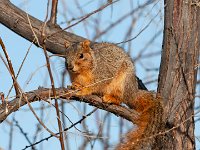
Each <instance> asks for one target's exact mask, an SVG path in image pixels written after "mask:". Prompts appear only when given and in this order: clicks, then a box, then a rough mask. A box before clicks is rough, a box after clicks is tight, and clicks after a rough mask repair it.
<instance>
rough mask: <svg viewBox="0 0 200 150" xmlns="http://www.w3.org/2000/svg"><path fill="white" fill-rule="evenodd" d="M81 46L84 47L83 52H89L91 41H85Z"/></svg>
mask: <svg viewBox="0 0 200 150" xmlns="http://www.w3.org/2000/svg"><path fill="white" fill-rule="evenodd" d="M81 46H82V48H83V50H84V51H85V52H89V51H90V41H89V40H85V41H83V42H82V44H81Z"/></svg>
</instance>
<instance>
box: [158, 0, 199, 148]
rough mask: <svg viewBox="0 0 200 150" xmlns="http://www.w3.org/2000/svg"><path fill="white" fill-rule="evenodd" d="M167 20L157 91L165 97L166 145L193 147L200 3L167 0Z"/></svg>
mask: <svg viewBox="0 0 200 150" xmlns="http://www.w3.org/2000/svg"><path fill="white" fill-rule="evenodd" d="M164 21H165V26H164V38H163V50H162V60H161V65H160V74H159V87H158V92H159V93H160V94H161V96H162V97H163V98H164V103H165V116H164V117H165V118H164V119H165V120H166V125H167V127H168V128H167V129H169V130H168V131H167V135H168V136H167V137H166V139H165V147H166V148H165V149H179V150H180V149H184V150H186V149H187V150H191V149H195V137H194V95H195V84H196V78H197V66H196V65H197V64H198V57H199V49H200V33H199V32H200V7H199V4H197V3H195V2H192V1H191V0H190V1H189V0H186V1H183V0H165V20H164ZM167 129H166V130H167ZM162 144H164V143H162Z"/></svg>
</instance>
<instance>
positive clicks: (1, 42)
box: [0, 37, 20, 96]
mask: <svg viewBox="0 0 200 150" xmlns="http://www.w3.org/2000/svg"><path fill="white" fill-rule="evenodd" d="M0 45H1V47H2V49H3V52H4V55H5V56H6V60H7V63H8V67H9V70H10V73H11V77H12V80H13V85H14V87H15V93H16V96H18V95H19V94H20V92H19V89H18V85H17V83H16V82H15V72H14V69H13V66H12V63H11V60H10V57H9V55H8V52H7V51H6V47H5V45H4V43H3V41H2V39H1V37H0Z"/></svg>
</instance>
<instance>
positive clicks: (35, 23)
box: [0, 0, 85, 54]
mask: <svg viewBox="0 0 200 150" xmlns="http://www.w3.org/2000/svg"><path fill="white" fill-rule="evenodd" d="M0 12H1V13H0V23H2V24H3V25H5V26H6V27H8V28H9V29H11V30H12V31H14V32H15V33H17V34H18V35H20V36H22V37H23V38H25V39H27V40H29V41H30V42H32V41H34V44H35V45H37V46H39V44H41V43H42V42H43V38H42V27H43V26H44V25H43V24H44V22H42V21H40V20H38V19H36V18H34V17H32V16H30V15H28V14H27V13H25V12H24V11H22V10H20V9H19V8H17V7H16V6H15V5H13V4H12V3H11V2H10V1H8V0H3V1H1V3H0ZM29 21H30V22H29ZM33 32H34V33H33ZM56 32H59V34H54V35H52V34H53V33H56ZM45 34H46V35H47V36H48V35H52V36H50V37H49V38H48V39H46V48H47V50H48V51H49V52H51V53H53V54H64V53H65V51H64V50H65V43H68V44H70V43H73V42H81V41H83V40H85V38H83V37H80V36H77V35H75V34H72V33H69V32H66V31H63V30H62V29H61V28H59V27H57V26H48V25H47V26H46V27H45ZM36 37H37V40H34V39H35V38H36ZM38 42H39V43H38Z"/></svg>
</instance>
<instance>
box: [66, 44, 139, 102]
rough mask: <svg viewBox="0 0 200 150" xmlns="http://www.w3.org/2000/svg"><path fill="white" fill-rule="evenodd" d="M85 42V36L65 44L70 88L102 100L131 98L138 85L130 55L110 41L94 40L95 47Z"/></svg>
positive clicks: (116, 100) (119, 100)
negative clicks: (70, 44)
mask: <svg viewBox="0 0 200 150" xmlns="http://www.w3.org/2000/svg"><path fill="white" fill-rule="evenodd" d="M89 45H90V42H89V41H87V40H86V41H84V42H82V43H80V44H78V45H75V46H70V47H69V48H68V51H67V59H66V66H67V69H68V70H69V74H70V78H71V80H72V88H74V89H77V90H79V91H78V92H77V94H78V95H82V96H83V95H90V94H97V95H100V96H103V102H107V103H113V104H117V105H119V104H120V103H122V102H124V103H126V101H130V100H131V101H132V98H133V97H134V93H135V91H137V86H138V85H137V81H136V79H135V77H134V65H133V63H132V61H131V59H130V57H129V56H128V55H127V54H126V53H125V52H124V51H123V49H121V48H120V47H117V46H115V45H114V44H110V43H102V44H98V45H97V46H96V49H92V48H91V47H90V46H89ZM127 84H130V85H131V86H127ZM127 92H129V96H127V95H126V94H125V93H127ZM130 94H131V95H130ZM125 97H126V98H125ZM127 98H129V99H127ZM124 99H126V101H123V100H124Z"/></svg>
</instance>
